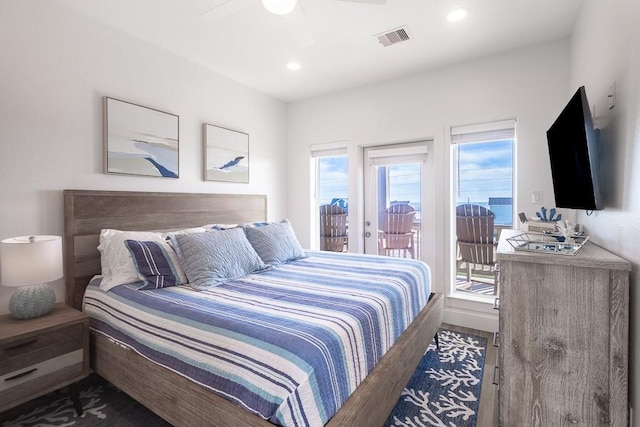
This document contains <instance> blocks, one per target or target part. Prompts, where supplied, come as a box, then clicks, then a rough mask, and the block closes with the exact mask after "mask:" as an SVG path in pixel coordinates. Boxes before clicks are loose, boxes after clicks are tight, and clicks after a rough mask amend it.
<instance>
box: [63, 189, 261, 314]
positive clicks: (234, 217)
mask: <svg viewBox="0 0 640 427" xmlns="http://www.w3.org/2000/svg"><path fill="white" fill-rule="evenodd" d="M63 194H64V255H65V261H64V267H65V285H66V291H67V298H66V302H67V304H68V305H70V306H72V307H74V308H77V309H78V310H80V309H82V296H83V295H84V291H85V288H86V287H87V285H88V283H89V280H90V279H91V278H92V277H93V276H94V275H96V274H100V270H101V269H100V253H99V252H98V250H97V249H96V248H97V246H98V243H99V236H100V229H102V228H115V229H118V230H141V231H147V230H156V231H166V230H177V229H180V228H188V227H198V226H201V225H204V224H212V223H221V224H229V223H241V222H252V221H266V220H267V197H266V196H264V195H240V194H199V193H149V192H133V191H91V190H64V193H63Z"/></svg>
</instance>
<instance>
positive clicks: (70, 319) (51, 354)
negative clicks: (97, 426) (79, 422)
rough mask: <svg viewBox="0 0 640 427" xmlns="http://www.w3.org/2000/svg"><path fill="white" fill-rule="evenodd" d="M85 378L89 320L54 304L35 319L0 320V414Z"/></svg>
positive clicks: (8, 317)
mask: <svg viewBox="0 0 640 427" xmlns="http://www.w3.org/2000/svg"><path fill="white" fill-rule="evenodd" d="M88 374H89V318H88V317H86V316H85V315H84V314H83V313H81V312H79V311H77V310H74V309H73V308H71V307H69V306H66V305H64V304H56V306H55V307H54V308H53V311H52V312H51V313H49V314H47V315H45V316H42V317H38V318H36V319H29V320H16V319H13V318H11V317H10V316H9V315H3V316H0V412H2V411H4V410H6V409H9V408H11V407H13V406H16V405H19V404H21V403H23V402H26V401H28V400H31V399H35V398H36V397H38V396H40V395H43V394H45V393H48V392H50V391H53V390H56V389H58V388H61V387H64V386H67V385H70V384H73V383H75V382H76V381H78V380H80V379H82V378H84V377H86V376H87V375H88ZM76 410H78V406H77V405H76Z"/></svg>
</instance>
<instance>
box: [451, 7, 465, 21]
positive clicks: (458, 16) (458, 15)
mask: <svg viewBox="0 0 640 427" xmlns="http://www.w3.org/2000/svg"><path fill="white" fill-rule="evenodd" d="M466 17H467V9H465V8H463V7H459V8H457V9H453V10H452V11H451V12H449V14H448V15H447V21H449V22H460V21H462V20H463V19H464V18H466Z"/></svg>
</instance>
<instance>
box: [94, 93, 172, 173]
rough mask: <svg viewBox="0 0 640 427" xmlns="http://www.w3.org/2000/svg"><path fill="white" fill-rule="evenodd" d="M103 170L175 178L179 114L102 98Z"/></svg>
mask: <svg viewBox="0 0 640 427" xmlns="http://www.w3.org/2000/svg"><path fill="white" fill-rule="evenodd" d="M105 122H106V126H105V172H106V173H109V174H111V173H113V174H125V175H141V176H158V177H165V178H178V176H179V170H178V164H179V162H178V146H179V144H180V140H179V136H178V132H179V129H178V128H179V117H178V116H176V115H174V114H169V113H165V112H163V111H158V110H154V109H152V108H147V107H142V106H140V105H136V104H131V103H129V102H124V101H120V100H117V99H113V98H105Z"/></svg>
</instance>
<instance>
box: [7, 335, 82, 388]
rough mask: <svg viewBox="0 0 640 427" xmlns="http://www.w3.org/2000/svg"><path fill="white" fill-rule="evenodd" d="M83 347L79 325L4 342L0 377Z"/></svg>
mask: <svg viewBox="0 0 640 427" xmlns="http://www.w3.org/2000/svg"><path fill="white" fill-rule="evenodd" d="M83 345H84V327H83V324H80V323H79V324H75V325H71V326H68V327H65V328H61V329H58V330H55V331H51V332H48V333H45V334H31V335H23V336H21V337H20V338H19V339H15V340H12V341H9V342H4V343H2V344H1V345H0V377H4V376H5V375H6V374H9V373H13V372H16V371H20V370H21V369H22V368H26V367H30V366H32V365H36V364H38V363H40V362H44V361H46V360H49V359H53V358H56V357H58V356H61V355H64V354H67V353H71V352H73V351H74V350H79V349H82V348H83Z"/></svg>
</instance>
